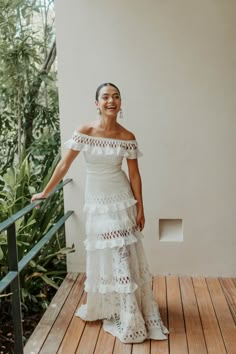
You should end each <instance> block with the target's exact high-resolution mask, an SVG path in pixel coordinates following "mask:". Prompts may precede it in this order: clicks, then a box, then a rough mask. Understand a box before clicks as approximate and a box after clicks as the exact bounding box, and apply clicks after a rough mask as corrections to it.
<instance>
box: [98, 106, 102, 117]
mask: <svg viewBox="0 0 236 354" xmlns="http://www.w3.org/2000/svg"><path fill="white" fill-rule="evenodd" d="M100 115H101V110H100V108H99V107H97V116H98V118H99V116H100Z"/></svg>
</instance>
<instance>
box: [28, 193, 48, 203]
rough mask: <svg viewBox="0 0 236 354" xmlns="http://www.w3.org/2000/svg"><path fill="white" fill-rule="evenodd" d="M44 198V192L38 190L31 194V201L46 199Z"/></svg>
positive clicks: (45, 196) (45, 195)
mask: <svg viewBox="0 0 236 354" xmlns="http://www.w3.org/2000/svg"><path fill="white" fill-rule="evenodd" d="M46 198H47V194H45V193H44V192H40V193H37V194H34V195H33V196H32V198H31V203H33V202H34V201H35V200H39V199H46Z"/></svg>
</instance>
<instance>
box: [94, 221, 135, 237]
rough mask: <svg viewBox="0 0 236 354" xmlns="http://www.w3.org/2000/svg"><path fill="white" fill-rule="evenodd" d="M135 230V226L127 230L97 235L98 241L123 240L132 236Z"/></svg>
mask: <svg viewBox="0 0 236 354" xmlns="http://www.w3.org/2000/svg"><path fill="white" fill-rule="evenodd" d="M137 230H138V228H137V226H136V225H134V226H133V227H131V228H129V229H128V230H116V231H111V232H106V233H104V234H101V235H99V239H100V240H114V239H117V238H125V237H127V236H129V235H131V234H133V233H134V232H135V231H137Z"/></svg>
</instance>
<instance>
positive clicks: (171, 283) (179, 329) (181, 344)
mask: <svg viewBox="0 0 236 354" xmlns="http://www.w3.org/2000/svg"><path fill="white" fill-rule="evenodd" d="M166 284H167V305H168V321H169V332H170V334H169V343H170V353H174V354H188V348H187V338H186V332H185V324H184V316H183V308H182V300H181V294H180V288H179V279H178V277H177V276H172V275H171V276H167V277H166Z"/></svg>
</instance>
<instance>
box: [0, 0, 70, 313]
mask: <svg viewBox="0 0 236 354" xmlns="http://www.w3.org/2000/svg"><path fill="white" fill-rule="evenodd" d="M55 59H56V47H55V33H54V12H53V1H49V0H0V97H1V101H0V145H1V149H0V222H1V221H3V220H4V219H6V218H8V217H9V216H11V215H12V214H14V213H16V212H17V211H19V210H20V209H22V208H23V207H25V206H26V205H27V204H28V203H29V201H30V199H31V195H32V194H33V193H35V192H36V191H39V190H42V189H43V187H44V186H45V185H46V183H47V182H48V180H49V178H50V176H51V175H52V172H53V170H54V168H55V165H56V164H57V162H58V161H59V158H60V151H59V146H60V129H59V109H58V92H57V65H56V60H55ZM52 206H53V207H52ZM63 210H64V206H63V194H62V192H59V193H57V194H56V195H54V196H53V197H51V198H50V199H49V200H46V201H45V202H43V203H42V205H41V207H40V209H34V210H33V212H32V213H31V214H27V215H26V216H24V217H23V218H21V219H20V220H18V221H17V222H16V231H17V246H18V256H19V260H20V259H21V258H22V257H23V256H24V255H25V254H26V253H27V252H28V251H29V250H30V249H31V248H32V247H33V246H34V245H35V244H36V243H37V242H38V241H39V240H40V239H41V237H42V236H43V235H44V234H45V233H46V232H47V231H48V230H49V229H50V228H51V226H52V225H54V224H55V222H56V220H58V219H59V218H60V217H61V216H62V215H63ZM6 241H7V239H6V233H5V232H3V233H1V234H0V278H2V277H3V276H4V275H5V274H6V273H7V247H6ZM71 251H73V247H71V248H67V247H66V245H65V237H64V229H63V228H61V229H60V230H59V231H58V233H57V235H56V236H55V237H54V238H53V239H52V240H51V241H50V242H49V243H48V244H47V246H46V247H44V248H43V249H42V250H41V251H40V253H39V254H38V255H37V256H36V257H35V258H34V260H32V261H31V262H30V263H29V265H28V266H27V267H26V268H25V269H24V271H23V272H22V273H21V286H22V288H21V299H22V303H23V304H24V309H25V311H28V309H30V310H31V311H32V310H33V311H37V310H38V309H39V308H45V307H47V305H48V303H49V301H50V297H51V289H57V287H58V286H59V284H60V282H61V281H62V279H63V278H64V275H65V273H66V254H67V253H68V252H71ZM8 292H9V291H6V293H5V294H3V295H4V297H2V296H1V297H0V312H1V309H2V308H3V307H4V309H6V308H7V309H8V310H9V311H10V307H9V306H6V304H7V303H8V301H9V297H8V296H7V293H8ZM4 311H6V310H4Z"/></svg>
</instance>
